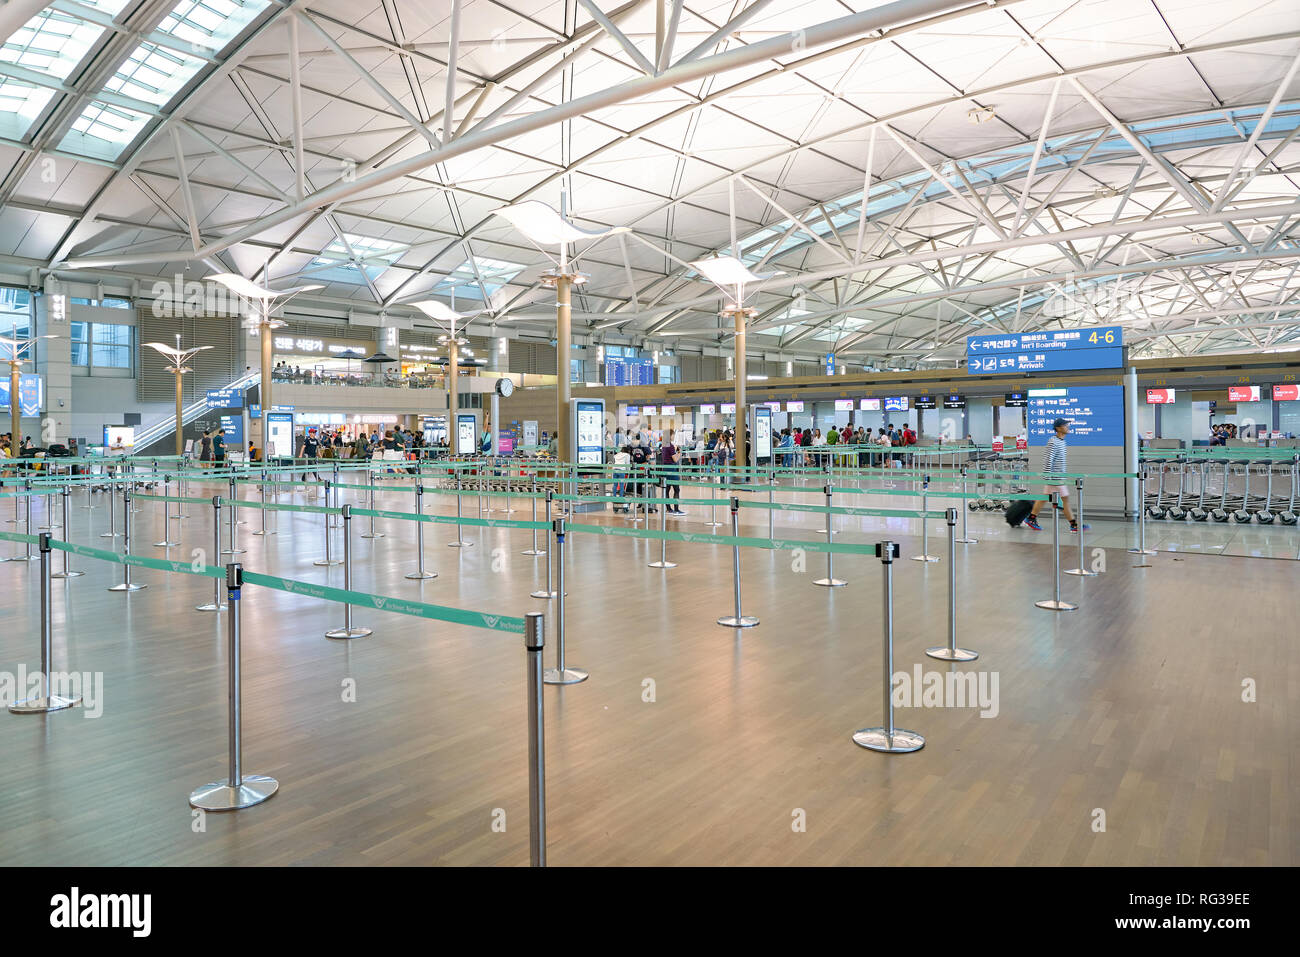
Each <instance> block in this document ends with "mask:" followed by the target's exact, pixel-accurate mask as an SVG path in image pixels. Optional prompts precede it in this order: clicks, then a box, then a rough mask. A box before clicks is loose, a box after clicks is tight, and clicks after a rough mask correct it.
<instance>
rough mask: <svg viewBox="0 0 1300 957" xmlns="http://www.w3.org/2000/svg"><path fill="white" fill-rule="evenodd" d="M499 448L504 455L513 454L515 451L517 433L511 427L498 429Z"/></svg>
mask: <svg viewBox="0 0 1300 957" xmlns="http://www.w3.org/2000/svg"><path fill="white" fill-rule="evenodd" d="M497 450H498V451H499V452H500V453H501V454H502V455H513V454H514V451H515V433H514V431H513V430H511V429H498V430H497Z"/></svg>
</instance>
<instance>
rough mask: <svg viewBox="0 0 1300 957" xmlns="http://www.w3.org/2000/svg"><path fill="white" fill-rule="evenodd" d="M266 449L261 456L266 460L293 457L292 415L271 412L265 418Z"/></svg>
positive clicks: (289, 413)
mask: <svg viewBox="0 0 1300 957" xmlns="http://www.w3.org/2000/svg"><path fill="white" fill-rule="evenodd" d="M266 433H267V437H266V448H265V449H264V450H263V452H262V455H263V456H264V457H268V458H279V459H288V458H292V457H293V453H294V448H293V413H291V412H272V413H270V414H269V415H267V417H266Z"/></svg>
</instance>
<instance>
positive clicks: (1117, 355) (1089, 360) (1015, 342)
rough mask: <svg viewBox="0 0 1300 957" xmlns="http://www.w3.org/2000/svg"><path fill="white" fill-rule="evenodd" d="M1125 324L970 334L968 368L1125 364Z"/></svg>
mask: <svg viewBox="0 0 1300 957" xmlns="http://www.w3.org/2000/svg"><path fill="white" fill-rule="evenodd" d="M1123 345H1124V330H1123V328H1122V327H1121V326H1097V327H1094V328H1091V329H1056V330H1052V331H1049V332H1008V333H1004V334H1002V335H999V336H967V337H966V371H967V372H968V373H970V374H976V373H989V372H1069V371H1072V370H1075V369H1118V368H1120V367H1121V366H1123V364H1124V352H1123V349H1122V347H1123Z"/></svg>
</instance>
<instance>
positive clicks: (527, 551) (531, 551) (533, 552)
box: [523, 472, 549, 590]
mask: <svg viewBox="0 0 1300 957" xmlns="http://www.w3.org/2000/svg"><path fill="white" fill-rule="evenodd" d="M532 499H533V521H534V522H535V521H537V473H536V472H534V473H533V494H532ZM548 518H549V516H548ZM523 554H525V555H545V554H546V552H545V551H544V550H542V549H539V548H538V547H537V529H535V528H534V529H533V547H532V548H525V549H524V551H523ZM548 590H549V587H548Z"/></svg>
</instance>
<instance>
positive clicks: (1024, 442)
mask: <svg viewBox="0 0 1300 957" xmlns="http://www.w3.org/2000/svg"><path fill="white" fill-rule="evenodd" d="M1027 448H1029V437H1028V436H1024V435H1017V436H1016V451H1017V452H1023V451H1024V450H1025V449H1027Z"/></svg>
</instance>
